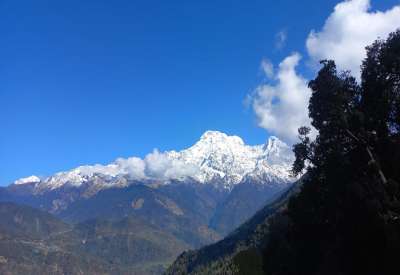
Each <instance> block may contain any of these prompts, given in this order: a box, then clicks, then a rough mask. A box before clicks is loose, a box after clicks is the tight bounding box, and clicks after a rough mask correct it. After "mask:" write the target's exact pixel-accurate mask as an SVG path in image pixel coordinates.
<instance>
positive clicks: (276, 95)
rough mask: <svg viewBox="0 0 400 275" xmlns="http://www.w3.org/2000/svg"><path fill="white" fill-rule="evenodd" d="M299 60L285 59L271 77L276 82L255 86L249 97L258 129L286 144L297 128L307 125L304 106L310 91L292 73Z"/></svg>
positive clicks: (292, 138) (293, 138)
mask: <svg viewBox="0 0 400 275" xmlns="http://www.w3.org/2000/svg"><path fill="white" fill-rule="evenodd" d="M300 59H301V56H300V54H298V53H294V54H292V55H290V56H288V57H287V58H285V59H284V60H283V61H282V63H280V64H279V68H278V72H277V73H276V75H275V76H274V78H275V80H276V83H275V84H274V85H269V84H266V85H261V86H259V87H258V88H257V89H256V90H255V93H254V95H253V97H252V106H253V110H254V112H255V113H256V116H257V118H258V124H259V126H260V127H262V128H264V129H266V130H268V132H269V133H270V134H274V135H277V136H279V137H280V138H282V139H284V140H285V141H287V142H288V143H292V142H295V141H296V140H297V129H298V128H299V127H300V126H309V125H310V119H309V117H308V108H307V107H308V101H309V98H310V96H311V90H310V89H309V88H308V86H307V80H306V79H304V78H303V77H302V76H300V75H299V74H297V72H296V66H297V65H298V63H299V61H300Z"/></svg>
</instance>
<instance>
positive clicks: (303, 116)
mask: <svg viewBox="0 0 400 275" xmlns="http://www.w3.org/2000/svg"><path fill="white" fill-rule="evenodd" d="M399 27H400V6H399V5H397V6H394V7H392V8H391V9H389V10H387V11H371V6H370V1H369V0H350V1H344V2H341V3H339V4H337V5H336V7H335V8H334V10H333V12H332V14H331V15H330V16H329V17H328V18H327V19H326V21H325V23H324V25H323V27H322V30H321V31H315V30H312V31H311V32H310V33H309V35H308V38H307V40H306V48H307V53H308V56H309V58H310V61H311V62H312V63H313V64H317V63H318V62H319V61H320V60H322V59H333V60H335V62H336V64H337V66H338V68H339V69H340V70H350V71H351V72H352V74H353V75H354V76H355V77H356V78H358V79H359V78H360V65H361V63H362V60H363V59H364V57H365V56H366V51H365V47H366V46H368V45H370V44H372V43H373V42H374V41H375V40H376V39H377V38H378V37H380V38H382V39H384V38H386V37H387V36H388V34H389V33H390V32H393V31H395V30H396V29H397V28H399ZM300 59H301V57H300V55H299V54H297V53H295V54H292V55H290V56H288V57H286V58H285V59H284V60H283V61H282V62H281V64H280V65H279V69H278V72H277V73H276V74H275V73H274V70H273V68H274V66H273V64H272V63H270V62H268V61H266V60H263V61H262V64H261V68H262V70H263V71H264V73H265V75H266V76H267V78H269V79H272V80H274V82H272V84H267V85H266V84H263V85H260V86H259V87H257V88H256V89H255V91H254V92H253V94H252V95H250V97H249V98H250V100H247V101H250V104H251V105H252V107H253V111H254V113H255V115H256V117H257V120H258V125H259V126H260V127H262V128H264V129H266V130H267V131H268V132H269V134H272V135H276V136H278V137H279V138H281V139H283V140H284V141H286V142H288V143H293V142H296V141H297V129H298V128H299V127H301V126H309V125H310V119H309V118H308V102H309V98H310V96H311V91H310V90H309V89H308V87H307V83H308V80H306V79H304V78H303V77H302V76H301V75H300V74H299V73H298V72H297V71H296V66H297V65H298V64H299V62H300ZM314 134H315V132H314Z"/></svg>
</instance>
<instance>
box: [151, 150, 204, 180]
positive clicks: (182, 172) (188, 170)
mask: <svg viewBox="0 0 400 275" xmlns="http://www.w3.org/2000/svg"><path fill="white" fill-rule="evenodd" d="M144 162H145V164H146V166H145V167H146V168H145V172H146V176H147V177H148V178H156V179H179V178H182V177H190V176H195V175H196V174H197V172H198V168H197V167H195V166H194V165H190V164H187V163H184V162H183V161H181V160H179V159H174V158H171V157H170V156H169V155H168V154H167V153H160V152H159V151H158V150H154V151H153V153H151V154H148V155H147V156H146V157H145V159H144Z"/></svg>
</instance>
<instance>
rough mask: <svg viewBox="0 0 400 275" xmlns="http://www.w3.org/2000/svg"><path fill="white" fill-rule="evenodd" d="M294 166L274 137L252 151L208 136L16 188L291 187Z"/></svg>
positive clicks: (237, 141) (221, 136)
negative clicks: (176, 147) (134, 185)
mask: <svg viewBox="0 0 400 275" xmlns="http://www.w3.org/2000/svg"><path fill="white" fill-rule="evenodd" d="M292 162H293V153H292V152H291V148H290V147H289V146H288V145H287V144H285V143H284V142H282V141H280V140H279V139H278V138H277V137H274V136H271V137H270V138H269V139H268V141H267V142H266V143H265V144H263V145H254V146H251V145H246V144H245V143H244V141H243V140H242V139H241V138H240V137H238V136H228V135H227V134H225V133H222V132H219V131H206V132H205V133H204V134H203V135H202V136H201V137H200V139H199V140H198V141H197V142H196V143H195V144H194V145H193V146H191V147H189V148H187V149H184V150H181V151H174V150H171V151H166V152H159V151H158V150H154V151H153V152H152V153H150V154H148V155H147V156H146V157H144V158H143V159H141V158H137V157H129V158H126V159H123V158H118V159H117V160H115V161H114V162H112V163H110V164H107V165H101V164H95V165H84V166H79V167H77V168H74V169H71V170H69V171H64V172H58V173H55V174H54V175H51V176H49V177H46V178H39V177H37V176H34V175H32V176H29V177H26V178H20V179H18V180H16V181H14V183H13V184H14V185H26V184H30V185H32V186H33V189H34V192H37V193H40V192H46V191H48V190H54V189H59V188H61V187H64V186H77V187H79V186H82V185H83V184H85V183H89V184H91V185H92V186H95V188H94V189H95V190H97V191H99V190H102V189H106V188H110V187H126V186H128V185H129V182H132V181H135V180H139V181H141V182H143V181H147V182H151V183H154V182H157V183H161V184H168V183H169V182H170V181H171V180H173V181H186V180H194V181H196V182H198V183H201V184H210V183H214V184H215V183H216V182H218V184H219V186H220V187H221V188H226V189H229V190H231V189H233V186H234V185H237V184H239V183H241V182H242V181H244V180H245V179H248V178H252V179H253V180H258V181H259V182H263V183H270V182H274V183H275V184H276V183H282V184H288V183H291V182H293V181H294V179H293V178H292V177H291V174H290V168H291V164H292ZM94 193H96V191H95V192H94Z"/></svg>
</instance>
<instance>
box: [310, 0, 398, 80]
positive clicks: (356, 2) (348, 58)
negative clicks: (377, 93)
mask: <svg viewBox="0 0 400 275" xmlns="http://www.w3.org/2000/svg"><path fill="white" fill-rule="evenodd" d="M399 27H400V6H395V7H393V8H391V9H390V10H387V11H384V12H382V11H370V0H351V1H344V2H341V3H339V4H338V5H336V7H335V9H334V11H333V13H332V14H331V15H330V16H329V17H328V19H327V20H326V21H325V24H324V26H323V28H322V30H321V31H320V32H316V31H311V33H310V34H309V36H308V38H307V42H306V46H307V50H308V53H309V55H310V57H311V58H312V60H313V61H314V62H318V61H319V60H321V59H333V60H335V62H336V64H337V65H338V68H339V69H341V70H350V71H351V72H352V74H353V75H354V76H356V77H357V78H359V77H360V65H361V62H362V60H363V59H364V57H365V55H366V52H365V47H366V46H368V45H370V44H372V43H373V41H375V40H376V39H377V38H378V37H380V38H386V37H387V35H388V34H389V33H390V32H393V31H394V30H396V28H399Z"/></svg>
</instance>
